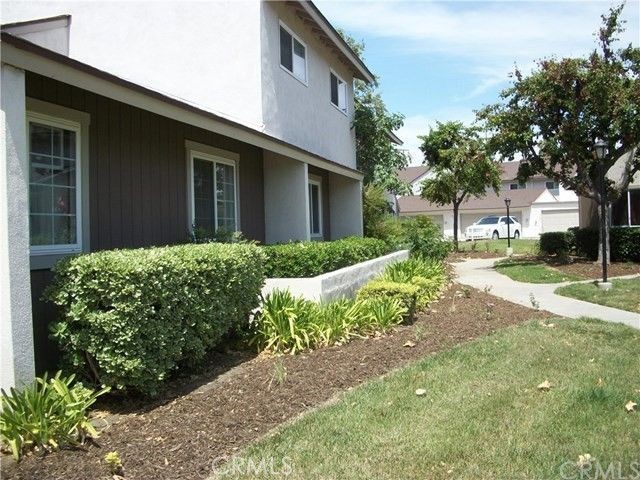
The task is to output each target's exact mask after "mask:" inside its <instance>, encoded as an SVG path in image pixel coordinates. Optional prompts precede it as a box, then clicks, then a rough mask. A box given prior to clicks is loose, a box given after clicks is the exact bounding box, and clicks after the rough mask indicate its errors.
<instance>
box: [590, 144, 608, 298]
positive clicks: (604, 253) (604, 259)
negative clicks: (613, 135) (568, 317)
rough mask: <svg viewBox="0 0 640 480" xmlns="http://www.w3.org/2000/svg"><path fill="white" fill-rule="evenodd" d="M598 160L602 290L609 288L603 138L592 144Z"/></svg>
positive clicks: (600, 285)
mask: <svg viewBox="0 0 640 480" xmlns="http://www.w3.org/2000/svg"><path fill="white" fill-rule="evenodd" d="M593 149H594V151H595V155H596V159H597V160H598V176H599V180H600V181H599V183H600V231H601V232H602V282H600V283H599V284H598V286H599V287H600V288H602V289H603V290H609V289H610V288H611V283H609V281H608V280H609V279H608V278H607V277H608V272H607V268H608V265H607V184H606V181H605V171H604V158H605V156H606V155H607V144H606V142H605V141H604V140H596V142H595V144H594V145H593Z"/></svg>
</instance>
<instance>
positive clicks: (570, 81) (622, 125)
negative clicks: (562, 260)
mask: <svg viewBox="0 0 640 480" xmlns="http://www.w3.org/2000/svg"><path fill="white" fill-rule="evenodd" d="M622 9H623V6H622V5H621V6H618V7H616V8H612V9H611V10H610V11H609V14H608V15H603V16H602V20H603V23H602V27H601V28H600V30H599V31H598V33H597V39H598V47H597V49H595V50H594V51H593V52H592V53H591V54H590V55H589V56H588V57H586V58H564V59H562V60H558V59H555V58H551V59H545V60H540V61H538V64H537V68H536V69H535V70H534V71H533V73H531V74H530V75H526V76H525V75H523V73H522V72H521V71H519V70H517V69H516V71H515V72H514V74H513V76H514V78H515V80H514V82H513V85H512V86H511V87H510V88H508V89H506V90H504V91H503V92H502V93H501V99H502V101H501V102H500V103H498V104H495V105H491V106H488V107H486V108H484V109H483V110H481V111H480V112H478V118H479V119H480V120H481V121H484V123H485V126H486V129H487V130H488V131H489V132H490V133H491V138H490V140H489V146H490V150H491V151H492V152H493V153H497V154H499V155H501V156H502V157H504V158H507V159H514V158H521V159H522V161H521V164H520V169H519V172H518V178H519V179H520V180H521V181H524V180H526V179H527V178H529V177H531V176H533V175H534V174H537V173H540V174H543V175H545V176H547V177H551V178H553V179H555V180H557V181H558V182H560V183H561V184H562V185H563V186H564V187H565V188H568V189H571V190H573V191H575V192H576V193H577V194H578V195H581V196H584V197H588V198H591V199H592V200H594V201H595V202H596V203H597V204H598V207H600V206H601V204H602V200H603V198H607V200H608V201H607V202H605V207H606V208H608V206H609V202H610V201H611V200H613V199H615V198H616V197H617V196H618V195H619V194H620V193H621V192H623V191H624V190H626V189H627V187H628V185H629V182H630V181H631V179H632V178H633V175H634V174H635V173H636V172H638V170H640V151H639V150H638V144H639V143H640V49H639V48H638V47H634V46H632V45H631V44H629V45H628V46H626V47H624V48H621V49H615V48H614V43H615V42H616V41H617V38H616V35H617V34H619V33H620V32H622V31H623V28H622V24H623V21H622V20H621V19H620V14H621V12H622ZM598 141H604V142H605V144H606V147H607V148H606V154H605V155H604V157H603V158H602V159H601V160H599V159H598V158H597V157H596V155H595V152H594V146H595V145H596V142H598ZM614 164H616V167H615V168H613V169H612V167H613V166H614ZM601 169H602V170H601ZM607 173H608V174H607ZM602 174H604V175H606V180H605V182H604V183H605V188H604V189H603V188H602V187H601V185H600V184H601V181H600V178H601V175H602ZM603 192H606V197H604V196H603ZM598 213H599V214H600V208H598ZM607 217H608V215H606V216H605V218H607ZM599 223H600V224H601V223H602V222H599ZM604 229H605V231H602V226H600V235H599V237H600V240H599V241H600V248H599V252H600V253H599V255H600V256H601V255H602V254H601V252H602V241H603V239H608V229H609V225H608V222H605V227H604ZM607 252H608V248H607ZM607 257H608V255H607ZM600 259H601V260H602V257H600Z"/></svg>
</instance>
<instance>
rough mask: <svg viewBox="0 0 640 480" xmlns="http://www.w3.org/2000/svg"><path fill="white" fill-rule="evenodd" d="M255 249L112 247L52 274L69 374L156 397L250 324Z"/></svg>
mask: <svg viewBox="0 0 640 480" xmlns="http://www.w3.org/2000/svg"><path fill="white" fill-rule="evenodd" d="M263 265H264V255H263V253H262V250H261V249H260V248H259V247H257V246H255V245H249V244H233V245H231V244H216V243H206V244H197V245H195V244H190V245H180V246H173V247H162V248H147V249H137V250H109V251H103V252H97V253H91V254H88V255H81V256H77V257H73V258H70V259H67V260H64V261H63V262H61V263H59V264H58V265H57V266H56V267H55V279H54V283H53V285H52V286H51V288H50V289H49V290H48V291H47V293H46V295H47V296H48V298H49V299H50V300H51V301H53V302H54V303H55V304H56V305H58V306H59V307H60V311H61V315H60V320H59V321H58V322H57V323H56V324H54V326H53V337H54V338H55V339H56V340H57V342H58V345H59V346H60V350H61V351H62V354H63V362H64V365H65V366H66V368H67V369H69V370H70V371H75V372H77V373H80V374H82V375H83V378H86V379H88V380H89V381H90V382H91V383H94V384H105V385H109V386H111V387H114V388H116V389H118V390H126V391H137V392H140V393H143V394H147V395H153V394H156V393H157V392H158V390H159V389H160V388H162V386H163V383H164V382H165V381H166V380H167V378H168V377H169V376H170V375H171V373H172V372H174V371H175V370H177V369H178V368H182V369H185V370H186V369H188V368H190V367H191V366H193V365H195V364H197V363H198V362H200V361H201V360H202V359H203V358H204V357H205V355H206V354H207V352H209V351H211V350H212V349H213V348H215V347H216V346H217V345H218V344H219V342H220V341H221V340H222V338H223V337H224V335H226V334H228V333H229V332H231V331H232V330H241V329H243V328H245V326H246V325H247V324H248V319H249V313H250V312H251V311H252V310H253V309H254V308H256V307H257V306H258V303H259V294H260V289H261V288H262V284H263V282H264V273H263V272H264V270H263V268H264V267H263Z"/></svg>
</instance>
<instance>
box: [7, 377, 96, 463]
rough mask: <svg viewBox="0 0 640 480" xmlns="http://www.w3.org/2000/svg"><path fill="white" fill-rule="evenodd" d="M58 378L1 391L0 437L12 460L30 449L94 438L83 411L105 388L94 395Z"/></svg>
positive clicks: (91, 391) (50, 448)
mask: <svg viewBox="0 0 640 480" xmlns="http://www.w3.org/2000/svg"><path fill="white" fill-rule="evenodd" d="M60 375H61V374H60V372H58V373H57V374H56V375H55V376H54V377H53V378H51V379H47V376H46V375H45V376H44V377H42V378H36V379H35V381H34V382H33V383H32V384H31V385H29V386H27V387H25V388H23V389H22V390H16V389H14V388H12V389H11V390H10V392H9V394H7V393H6V392H5V391H4V390H2V398H1V399H0V405H1V408H0V437H1V439H2V442H3V443H5V444H6V445H7V446H8V447H9V449H10V450H11V453H12V454H13V456H14V457H15V458H16V459H19V458H20V457H21V456H22V454H23V453H25V452H26V451H28V450H31V449H33V448H38V449H41V450H43V451H49V450H55V449H58V448H59V447H62V446H65V445H75V444H77V443H82V442H83V441H84V439H85V438H86V437H88V436H89V437H97V436H98V433H97V432H96V430H95V428H94V427H93V425H91V422H90V421H89V418H88V417H87V409H88V408H89V407H90V406H91V405H93V403H94V402H95V401H96V399H97V398H98V397H99V396H100V395H102V394H104V393H106V392H107V391H108V390H109V388H108V387H105V388H102V389H101V390H100V391H97V392H95V391H93V390H91V389H88V388H85V387H83V386H82V384H80V383H75V384H74V381H73V380H74V375H70V376H68V377H61V376H60Z"/></svg>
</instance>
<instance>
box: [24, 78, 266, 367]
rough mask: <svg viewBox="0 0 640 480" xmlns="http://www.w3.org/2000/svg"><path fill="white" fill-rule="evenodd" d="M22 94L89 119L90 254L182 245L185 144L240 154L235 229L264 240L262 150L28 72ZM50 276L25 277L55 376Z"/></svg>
mask: <svg viewBox="0 0 640 480" xmlns="http://www.w3.org/2000/svg"><path fill="white" fill-rule="evenodd" d="M26 93H27V96H28V97H31V98H35V99H38V100H42V101H45V102H49V103H53V104H56V105H61V106H63V107H67V108H73V109H75V110H78V111H82V112H86V113H88V114H89V115H90V116H91V124H90V126H89V162H88V164H89V185H88V186H86V185H83V188H87V187H88V189H89V217H90V249H91V251H97V250H105V249H111V248H131V247H145V246H151V245H169V244H176V243H183V242H186V241H187V240H188V219H187V215H188V212H187V161H186V149H185V141H186V140H192V141H194V142H198V143H202V144H205V145H209V146H212V147H217V148H221V149H224V150H228V151H231V152H236V153H238V154H239V156H240V162H239V168H238V174H239V190H240V222H241V223H240V229H241V230H242V232H243V233H244V235H245V236H246V237H247V238H250V239H254V240H258V241H261V242H263V241H264V190H263V189H264V181H263V172H262V169H263V163H262V150H261V149H259V148H257V147H254V146H251V145H248V144H246V143H242V142H239V141H237V140H234V139H232V138H228V137H224V136H221V135H218V134H215V133H212V132H208V131H206V130H203V129H200V128H196V127H193V126H190V125H186V124H183V123H180V122H177V121H175V120H172V119H169V118H166V117H162V116H160V115H156V114H153V113H150V112H147V111H144V110H141V109H138V108H135V107H132V106H130V105H126V104H123V103H120V102H117V101H115V100H111V99H108V98H105V97H102V96H100V95H96V94H94V93H91V92H87V91H85V90H82V89H79V88H76V87H72V86H70V85H67V84H64V83H61V82H58V81H56V80H53V79H50V78H46V77H42V76H40V75H37V74H34V73H31V72H27V76H26ZM51 278H52V273H51V272H50V271H49V270H34V271H32V272H31V296H32V302H33V328H34V342H35V354H36V370H37V372H38V374H41V373H43V372H44V371H47V370H49V371H51V370H55V368H56V363H57V359H58V351H57V348H56V346H55V344H54V343H53V342H52V341H51V340H50V339H49V333H48V328H49V324H50V323H51V322H52V321H53V320H54V319H55V308H54V306H53V305H51V304H49V303H46V302H43V301H42V300H41V298H42V292H43V290H44V289H45V288H46V286H47V285H48V284H49V283H50V281H51Z"/></svg>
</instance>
